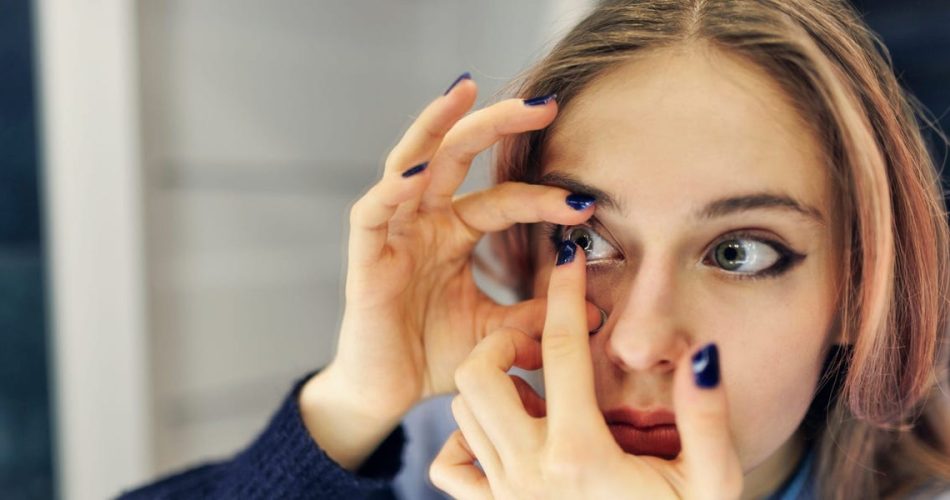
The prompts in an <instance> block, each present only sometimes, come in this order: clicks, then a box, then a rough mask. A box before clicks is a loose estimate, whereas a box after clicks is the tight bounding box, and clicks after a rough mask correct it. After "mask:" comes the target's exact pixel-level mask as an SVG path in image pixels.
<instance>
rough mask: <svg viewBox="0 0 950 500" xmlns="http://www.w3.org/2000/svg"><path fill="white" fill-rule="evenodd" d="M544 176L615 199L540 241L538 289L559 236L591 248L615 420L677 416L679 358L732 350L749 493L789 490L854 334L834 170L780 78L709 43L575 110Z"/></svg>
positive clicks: (583, 100)
mask: <svg viewBox="0 0 950 500" xmlns="http://www.w3.org/2000/svg"><path fill="white" fill-rule="evenodd" d="M544 174H545V175H544V177H545V178H544V180H543V183H545V184H551V185H560V186H564V187H567V188H568V189H570V190H573V191H575V192H576V191H587V192H588V193H590V194H595V195H597V196H598V198H599V200H598V203H597V209H596V212H595V214H594V217H593V218H592V219H591V220H590V221H589V223H588V224H586V225H583V226H574V227H568V228H556V227H551V228H546V230H545V231H538V233H539V234H538V235H537V238H538V239H539V241H538V244H537V245H536V248H539V249H540V250H539V253H538V255H536V258H538V259H540V260H539V262H540V264H539V268H540V272H539V273H538V276H537V279H536V281H535V284H534V289H535V294H536V295H537V296H543V295H544V294H545V291H546V289H547V279H548V276H549V273H550V271H551V268H552V266H553V264H554V260H555V259H554V254H553V251H552V244H551V240H552V239H563V238H567V237H570V238H572V239H574V240H575V241H576V242H578V243H579V245H580V246H586V247H587V251H588V262H589V264H588V278H587V283H588V285H587V296H588V300H589V301H590V302H592V303H594V304H596V305H598V306H599V307H601V308H602V309H603V310H604V311H606V312H607V313H608V314H609V319H608V322H607V324H606V326H605V327H604V328H603V329H602V330H601V331H600V332H599V333H597V334H595V335H592V336H591V338H590V343H591V352H592V356H593V362H594V370H595V379H596V389H597V399H598V404H599V405H600V409H601V410H602V411H605V412H606V411H608V410H611V409H615V408H619V407H628V408H632V409H635V410H638V411H642V412H652V411H654V410H663V409H665V410H673V408H672V394H671V385H672V379H673V369H674V362H675V361H676V360H678V359H679V358H680V356H681V355H682V354H683V353H684V351H686V350H689V351H692V350H695V349H696V348H698V347H699V346H700V345H703V344H706V343H708V342H716V343H717V344H718V346H719V349H720V356H721V369H722V380H723V383H724V386H725V390H726V393H727V396H728V398H729V404H730V418H731V430H732V433H733V436H734V441H735V443H736V446H737V449H738V452H739V457H740V459H741V460H742V464H743V467H744V470H745V471H746V475H747V477H746V484H747V487H748V486H751V484H750V483H756V482H762V481H764V482H767V483H774V481H777V480H781V479H782V478H783V477H784V475H785V474H787V473H788V472H789V471H790V468H791V467H792V466H794V462H795V461H796V460H797V458H798V455H799V453H800V448H799V441H798V439H792V436H793V434H794V432H795V430H796V429H797V427H798V426H799V423H800V422H801V421H802V419H803V417H804V415H805V412H806V410H807V409H808V406H809V403H810V402H811V400H812V396H813V391H814V388H815V387H816V384H817V380H818V376H819V374H820V370H821V366H822V361H823V355H824V353H825V352H827V351H826V349H827V348H828V347H829V345H830V344H831V343H832V342H835V341H837V340H838V339H837V338H835V337H834V336H833V334H832V333H831V330H832V321H833V317H834V313H835V285H836V280H837V275H836V268H835V262H836V256H837V254H836V250H835V248H834V245H833V244H832V243H833V242H832V227H833V220H832V215H833V214H832V213H831V212H830V208H831V189H830V182H829V179H828V171H827V168H826V166H825V165H824V163H823V160H822V155H821V152H820V148H819V145H818V143H817V142H816V141H815V139H814V138H813V136H812V134H811V133H810V132H809V129H808V128H807V127H806V125H805V124H804V123H802V121H801V120H800V119H799V117H798V115H797V114H796V112H795V111H794V109H793V108H792V107H791V106H790V104H788V101H787V99H785V98H784V97H783V94H782V92H781V90H780V89H779V87H778V86H777V84H775V83H774V82H772V81H771V80H770V78H769V77H768V76H767V75H766V74H765V73H763V72H761V70H759V69H757V68H755V67H754V66H752V65H751V64H749V63H747V62H745V61H743V60H740V59H738V58H735V57H732V56H729V55H727V54H724V53H722V52H720V51H715V50H713V49H710V48H697V47H693V48H688V49H687V48H679V49H675V50H664V51H659V52H654V53H651V54H649V55H646V56H642V57H640V58H638V59H637V60H635V61H631V62H628V63H625V64H624V65H622V66H620V67H618V68H616V69H614V70H612V71H611V72H609V73H607V74H605V75H603V76H601V77H599V78H598V79H596V80H595V81H594V82H593V83H592V84H591V85H590V86H589V87H588V88H586V89H585V90H584V91H583V92H582V93H581V94H580V95H578V96H577V97H576V99H575V100H573V101H572V102H571V103H570V105H569V106H567V107H566V108H565V109H564V111H563V112H562V114H561V115H560V116H559V117H558V119H557V121H556V124H555V128H554V129H553V130H552V134H551V136H550V139H549V142H548V144H547V148H546V150H545V155H544ZM580 185H584V186H587V187H585V188H582V187H580ZM541 233H543V234H541ZM625 449H626V448H625ZM627 451H628V452H629V451H631V450H629V449H628V450H627ZM633 451H634V452H639V453H646V454H650V453H651V452H650V450H648V449H642V450H636V449H634V450H633ZM763 478H772V480H771V481H770V480H769V479H763ZM763 486H764V483H763ZM772 486H777V484H774V485H773V484H769V487H772Z"/></svg>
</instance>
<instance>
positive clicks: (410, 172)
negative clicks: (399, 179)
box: [402, 161, 429, 177]
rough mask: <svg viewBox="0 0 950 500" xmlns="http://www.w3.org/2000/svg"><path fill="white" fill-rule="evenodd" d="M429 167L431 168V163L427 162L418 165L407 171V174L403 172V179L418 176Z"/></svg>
mask: <svg viewBox="0 0 950 500" xmlns="http://www.w3.org/2000/svg"><path fill="white" fill-rule="evenodd" d="M428 166H429V162H427V161H426V162H422V163H420V164H418V165H416V166H415V167H412V168H410V169H408V170H406V171H405V172H403V173H402V176H403V177H412V176H413V175H416V174H418V173H419V172H422V171H423V170H425V169H426V167H428Z"/></svg>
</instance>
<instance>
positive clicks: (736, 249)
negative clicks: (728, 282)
mask: <svg viewBox="0 0 950 500" xmlns="http://www.w3.org/2000/svg"><path fill="white" fill-rule="evenodd" d="M716 254H717V255H716V257H717V258H718V259H717V260H718V261H719V265H720V266H722V268H723V269H726V270H728V271H734V270H736V269H738V268H739V267H741V266H742V264H744V263H745V260H746V255H745V249H744V248H743V247H742V245H741V244H740V243H739V242H738V241H730V242H728V243H723V244H722V246H720V247H719V249H718V251H717V252H716Z"/></svg>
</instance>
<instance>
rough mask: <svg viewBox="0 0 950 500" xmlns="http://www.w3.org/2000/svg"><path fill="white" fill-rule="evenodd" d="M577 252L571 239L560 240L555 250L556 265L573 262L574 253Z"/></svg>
mask: <svg viewBox="0 0 950 500" xmlns="http://www.w3.org/2000/svg"><path fill="white" fill-rule="evenodd" d="M576 253H577V245H575V244H574V242H573V241H571V240H564V241H562V242H561V245H560V247H559V248H558V250H557V265H559V266H560V265H562V264H570V263H571V262H574V254H576Z"/></svg>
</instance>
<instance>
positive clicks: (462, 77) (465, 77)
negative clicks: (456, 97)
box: [442, 71, 472, 95]
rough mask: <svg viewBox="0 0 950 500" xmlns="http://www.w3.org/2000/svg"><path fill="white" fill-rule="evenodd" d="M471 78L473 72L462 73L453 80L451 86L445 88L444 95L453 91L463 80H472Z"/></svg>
mask: <svg viewBox="0 0 950 500" xmlns="http://www.w3.org/2000/svg"><path fill="white" fill-rule="evenodd" d="M471 79H472V74H471V73H469V72H468V71H466V72H465V73H462V74H461V75H459V77H458V78H456V79H455V81H454V82H452V85H449V88H447V89H445V92H444V93H443V94H442V95H449V92H451V91H452V89H454V88H455V86H456V85H458V84H459V82H461V81H462V80H471Z"/></svg>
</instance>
